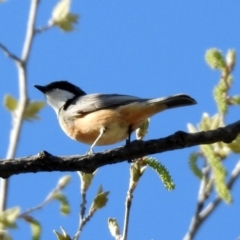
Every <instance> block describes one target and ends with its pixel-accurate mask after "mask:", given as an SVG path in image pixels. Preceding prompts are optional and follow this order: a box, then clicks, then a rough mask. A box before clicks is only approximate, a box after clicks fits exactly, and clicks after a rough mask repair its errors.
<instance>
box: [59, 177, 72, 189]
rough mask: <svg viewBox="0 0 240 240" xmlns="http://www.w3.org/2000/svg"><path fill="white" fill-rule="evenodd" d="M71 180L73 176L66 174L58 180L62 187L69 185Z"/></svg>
mask: <svg viewBox="0 0 240 240" xmlns="http://www.w3.org/2000/svg"><path fill="white" fill-rule="evenodd" d="M70 181H71V176H70V175H65V176H63V177H61V178H60V179H59V181H58V187H59V188H60V189H63V188H65V187H66V186H67V184H68V183H69V182H70Z"/></svg>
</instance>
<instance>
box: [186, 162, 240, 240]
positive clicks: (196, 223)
mask: <svg viewBox="0 0 240 240" xmlns="http://www.w3.org/2000/svg"><path fill="white" fill-rule="evenodd" d="M239 175H240V161H238V163H237V164H236V166H235V167H234V169H233V171H232V173H231V177H230V179H229V181H228V184H227V186H228V188H229V189H231V188H232V187H233V185H234V183H235V182H236V180H237V178H238V176H239ZM206 199H207V197H205V198H204V199H203V201H202V208H203V204H204V201H205V200H206ZM221 202H222V199H221V198H220V197H219V196H217V197H216V198H215V199H214V200H213V201H212V202H211V203H209V204H208V205H207V206H206V207H205V208H204V209H203V210H202V208H201V210H202V211H198V212H197V213H196V214H195V215H194V217H193V219H192V222H191V224H190V227H189V230H188V233H187V234H186V235H185V237H184V240H191V239H193V237H194V236H195V234H196V233H197V231H198V230H199V228H200V226H201V224H202V223H203V222H204V220H206V218H207V217H208V216H209V215H210V214H211V213H212V212H213V211H214V210H215V209H216V207H217V206H218V205H219V203H221Z"/></svg>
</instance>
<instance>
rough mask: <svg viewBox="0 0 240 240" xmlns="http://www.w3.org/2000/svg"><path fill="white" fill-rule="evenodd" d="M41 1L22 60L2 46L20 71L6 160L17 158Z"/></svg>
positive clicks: (33, 11) (0, 203)
mask: <svg viewBox="0 0 240 240" xmlns="http://www.w3.org/2000/svg"><path fill="white" fill-rule="evenodd" d="M38 3H39V0H32V1H31V7H30V11H29V18H28V26H27V31H26V37H25V41H24V46H23V52H22V59H19V58H17V57H16V56H15V55H13V54H11V53H10V52H9V51H8V50H7V48H6V47H4V46H3V45H1V48H2V49H3V50H4V52H5V53H6V54H7V55H8V56H9V57H10V58H12V59H13V60H14V61H15V62H16V65H17V69H18V78H19V102H18V108H17V110H16V116H15V118H14V122H13V127H12V130H11V134H10V143H9V148H8V152H7V156H6V159H11V158H13V157H14V156H15V153H16V149H17V144H18V139H19V136H20V132H21V127H22V123H23V114H24V112H25V109H26V106H27V102H28V94H27V74H26V71H27V61H28V57H29V53H30V50H31V46H32V41H33V36H34V25H35V20H36V15H37V6H38ZM8 184H9V182H8V180H6V179H1V194H0V196H1V199H0V211H3V210H4V209H6V202H7V194H8V191H7V190H8Z"/></svg>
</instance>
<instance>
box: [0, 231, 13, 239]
mask: <svg viewBox="0 0 240 240" xmlns="http://www.w3.org/2000/svg"><path fill="white" fill-rule="evenodd" d="M0 233H1V240H12V238H11V236H9V234H8V231H6V230H4V229H1V230H0Z"/></svg>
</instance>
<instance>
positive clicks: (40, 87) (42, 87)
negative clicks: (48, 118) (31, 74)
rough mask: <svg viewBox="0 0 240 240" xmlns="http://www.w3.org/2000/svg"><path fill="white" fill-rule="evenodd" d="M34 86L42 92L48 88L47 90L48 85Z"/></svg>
mask: <svg viewBox="0 0 240 240" xmlns="http://www.w3.org/2000/svg"><path fill="white" fill-rule="evenodd" d="M34 87H35V88H36V89H38V90H39V91H41V92H42V93H46V90H47V88H46V87H44V86H40V85H34Z"/></svg>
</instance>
